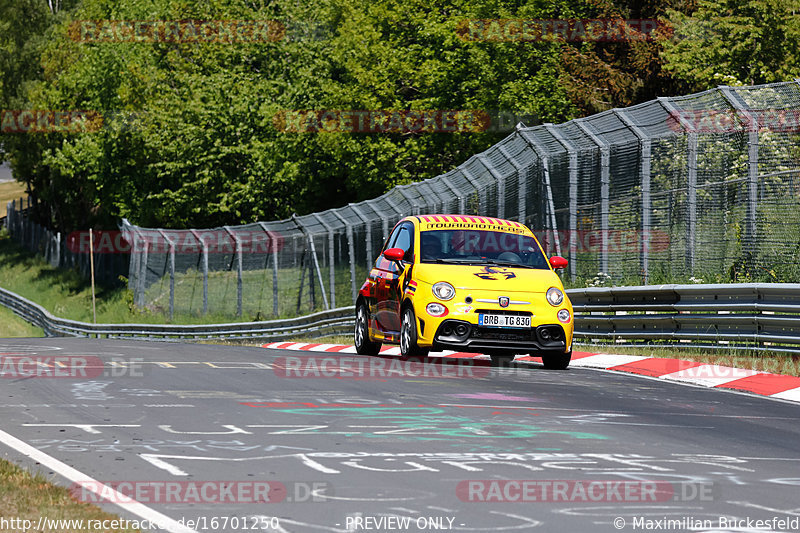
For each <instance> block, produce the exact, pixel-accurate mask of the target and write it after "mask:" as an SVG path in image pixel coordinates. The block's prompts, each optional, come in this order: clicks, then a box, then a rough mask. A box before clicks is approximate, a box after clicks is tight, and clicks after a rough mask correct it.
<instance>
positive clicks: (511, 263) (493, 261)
mask: <svg viewBox="0 0 800 533" xmlns="http://www.w3.org/2000/svg"><path fill="white" fill-rule="evenodd" d="M484 263H486V264H487V265H498V266H501V265H502V266H513V267H519V268H534V267H532V266H531V265H526V264H523V263H517V262H516V261H503V260H500V259H489V260H487V261H484Z"/></svg>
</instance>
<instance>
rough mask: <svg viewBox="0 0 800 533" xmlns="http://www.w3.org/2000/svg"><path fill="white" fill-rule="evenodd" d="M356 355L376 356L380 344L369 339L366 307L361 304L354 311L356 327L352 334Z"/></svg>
mask: <svg viewBox="0 0 800 533" xmlns="http://www.w3.org/2000/svg"><path fill="white" fill-rule="evenodd" d="M353 340H354V341H355V345H356V353H358V354H359V355H378V352H379V351H380V349H381V343H379V342H373V341H371V340H370V338H369V313H368V311H367V305H366V304H365V303H364V302H361V303H360V304H359V305H358V309H357V310H356V327H355V332H354V334H353Z"/></svg>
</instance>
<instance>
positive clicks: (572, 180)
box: [544, 123, 578, 281]
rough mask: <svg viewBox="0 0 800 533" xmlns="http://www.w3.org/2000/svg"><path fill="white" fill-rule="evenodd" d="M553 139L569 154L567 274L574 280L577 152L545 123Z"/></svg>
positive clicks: (554, 129)
mask: <svg viewBox="0 0 800 533" xmlns="http://www.w3.org/2000/svg"><path fill="white" fill-rule="evenodd" d="M544 127H545V128H546V129H547V131H549V132H550V135H552V136H553V137H554V138H555V140H557V141H558V142H559V143H560V144H561V146H563V147H564V149H565V150H566V151H567V155H568V156H569V167H568V172H569V276H570V279H572V281H575V278H576V277H577V272H578V265H577V264H576V261H577V259H578V242H577V237H578V152H577V150H575V146H574V145H573V144H572V142H571V141H568V140H567V138H566V137H564V134H563V133H561V130H560V129H559V128H557V127H556V126H555V125H553V124H550V123H548V124H545V125H544Z"/></svg>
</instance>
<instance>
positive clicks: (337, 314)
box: [0, 288, 355, 341]
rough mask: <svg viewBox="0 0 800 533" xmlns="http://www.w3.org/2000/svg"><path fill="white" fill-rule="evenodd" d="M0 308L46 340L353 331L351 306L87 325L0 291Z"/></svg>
mask: <svg viewBox="0 0 800 533" xmlns="http://www.w3.org/2000/svg"><path fill="white" fill-rule="evenodd" d="M0 305H4V306H5V307H7V308H9V309H11V310H12V311H13V312H14V313H15V314H16V315H17V316H19V317H21V318H23V319H24V320H27V321H28V322H30V323H31V324H33V325H35V326H38V327H40V328H42V329H43V330H44V333H45V335H47V336H48V337H107V338H140V339H145V340H160V341H177V340H203V339H219V338H223V339H242V340H245V339H264V340H273V341H277V340H283V339H292V338H297V337H298V336H311V337H322V336H325V335H337V334H338V335H341V334H349V333H350V332H351V331H352V328H353V316H354V313H355V310H354V308H353V307H340V308H338V309H331V310H329V311H322V312H320V313H314V314H312V315H306V316H302V317H297V318H289V319H284V320H269V321H264V322H242V323H231V324H198V325H174V324H89V323H86V322H79V321H77V320H68V319H65V318H59V317H56V316H53V315H52V314H50V313H49V312H48V311H47V310H45V309H43V308H42V307H41V306H39V305H37V304H35V303H33V302H31V301H30V300H27V299H25V298H23V297H22V296H19V295H17V294H14V293H13V292H11V291H7V290H5V289H3V288H0Z"/></svg>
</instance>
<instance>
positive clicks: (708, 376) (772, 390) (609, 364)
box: [262, 342, 800, 402]
mask: <svg viewBox="0 0 800 533" xmlns="http://www.w3.org/2000/svg"><path fill="white" fill-rule="evenodd" d="M262 347H263V348H271V349H277V350H299V351H304V352H324V353H342V354H354V353H356V349H355V347H354V346H347V345H344V344H318V343H305V342H272V343H269V344H264V345H262ZM381 355H394V356H399V355H400V348H399V347H397V346H394V347H384V348H383V349H381ZM429 357H433V358H437V357H441V358H459V359H461V358H463V359H475V360H487V361H488V360H489V356H488V355H484V354H476V353H467V352H453V351H449V350H445V351H442V352H431V354H430V356H429ZM515 362H524V363H527V362H537V363H540V362H541V359H540V358H538V357H530V356H524V357H517V358H516V359H515ZM570 366H571V367H584V368H596V369H601V370H610V371H614V372H627V373H630V374H638V375H641V376H647V377H651V378H657V379H663V380H667V381H675V382H679V383H687V384H691V385H698V386H701V387H710V388H717V389H727V390H733V391H740V392H748V393H752V394H758V395H761V396H768V397H770V398H778V399H781V400H789V401H793V402H800V378H798V377H795V376H787V375H784V374H771V373H769V372H761V371H758V370H745V369H742V368H734V367H729V366H721V365H712V364H708V363H701V362H699V361H685V360H682V359H667V358H661V357H646V356H639V355H621V354H605V353H588V352H572V361H571V362H570Z"/></svg>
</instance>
